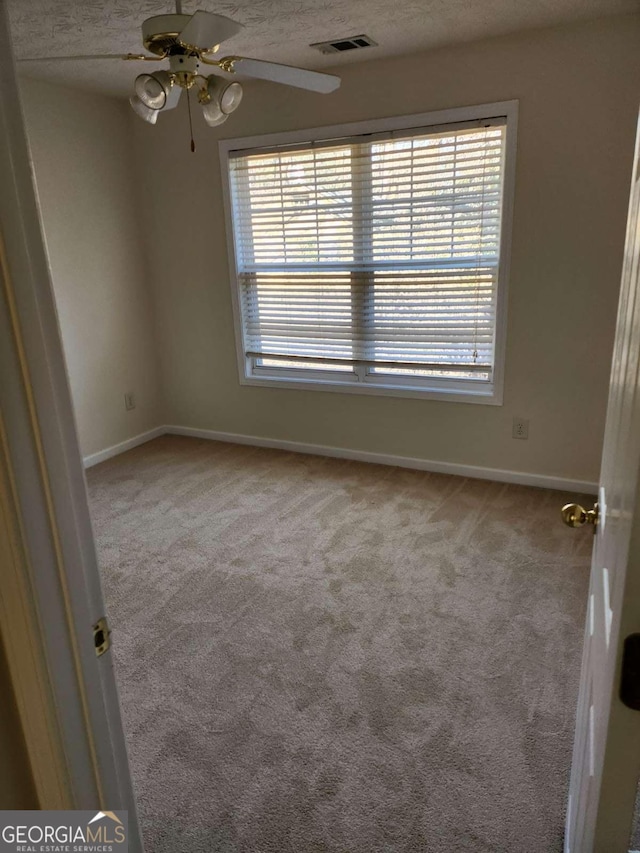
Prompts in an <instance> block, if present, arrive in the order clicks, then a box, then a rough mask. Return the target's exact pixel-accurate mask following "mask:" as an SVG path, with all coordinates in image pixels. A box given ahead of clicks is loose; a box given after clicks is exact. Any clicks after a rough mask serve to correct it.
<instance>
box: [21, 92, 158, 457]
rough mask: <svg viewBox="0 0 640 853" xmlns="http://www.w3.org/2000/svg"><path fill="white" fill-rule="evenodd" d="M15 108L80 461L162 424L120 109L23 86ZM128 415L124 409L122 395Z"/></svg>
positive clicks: (149, 304)
mask: <svg viewBox="0 0 640 853" xmlns="http://www.w3.org/2000/svg"><path fill="white" fill-rule="evenodd" d="M21 90H22V96H23V107H24V111H25V118H26V122H27V131H28V135H29V143H30V146H31V152H32V156H33V160H34V167H35V174H36V183H37V189H38V195H39V197H40V203H41V208H42V218H43V223H44V231H45V238H46V243H47V248H48V252H49V258H50V263H51V270H52V277H53V285H54V291H55V296H56V304H57V308H58V314H59V320H60V325H61V330H62V340H63V345H64V351H65V356H66V360H67V369H68V372H69V378H70V383H71V392H72V396H73V401H74V407H75V413H76V420H77V423H78V431H79V435H80V445H81V449H82V453H83V455H89V454H92V453H95V452H97V451H99V450H103V449H104V448H106V447H109V446H111V445H114V444H117V443H119V442H121V441H124V440H126V439H128V438H131V437H133V436H135V435H138V434H139V433H141V432H143V431H146V430H148V429H151V428H153V427H156V426H157V425H158V424H159V423H160V422H161V419H160V418H161V412H160V408H159V387H158V377H157V352H156V340H155V323H154V310H153V301H152V294H151V291H150V288H149V286H148V276H147V269H146V264H145V256H144V240H143V236H142V229H141V224H140V219H139V216H138V197H137V194H138V190H137V187H138V183H137V176H136V173H135V169H134V164H133V156H132V144H133V139H132V130H131V124H130V122H129V114H128V113H129V112H130V108H129V105H128V104H127V103H126V102H124V101H121V100H115V99H112V98H107V97H103V96H99V95H93V94H87V93H83V92H78V91H75V90H71V89H67V88H63V87H60V86H52V85H48V84H45V83H42V82H40V81H37V82H36V81H33V80H23V81H22V84H21ZM129 391H133V392H134V393H135V395H136V408H135V409H134V410H133V411H126V410H125V406H124V396H123V395H124V393H125V392H129Z"/></svg>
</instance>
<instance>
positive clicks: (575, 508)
mask: <svg viewBox="0 0 640 853" xmlns="http://www.w3.org/2000/svg"><path fill="white" fill-rule="evenodd" d="M562 520H563V521H564V523H565V524H568V525H569V527H582V525H583V524H593V526H594V530H595V526H596V524H597V523H598V504H597V503H595V504H594V505H593V509H585V508H584V507H582V506H580V504H565V505H564V506H563V507H562Z"/></svg>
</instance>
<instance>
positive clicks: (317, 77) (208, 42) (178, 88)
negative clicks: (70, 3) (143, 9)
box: [24, 0, 340, 151]
mask: <svg viewBox="0 0 640 853" xmlns="http://www.w3.org/2000/svg"><path fill="white" fill-rule="evenodd" d="M242 29H243V26H242V24H239V23H237V22H236V21H232V20H231V18H227V17H225V16H224V15H216V14H214V13H212V12H204V11H197V12H194V13H193V15H183V14H182V2H181V0H176V13H175V14H171V15H155V16H154V17H152V18H147V20H146V21H144V22H143V24H142V43H143V45H144V47H145V48H146V49H147V50H148V51H149V53H151V54H153V55H152V56H145V55H144V54H133V53H129V54H107V55H103V56H75V57H73V56H70V57H61V56H58V57H38V60H24V61H27V62H33V61H45V62H51V61H53V60H74V59H75V60H86V59H124V60H128V61H146V62H162V61H163V60H168V62H169V68H168V70H167V69H162V70H160V71H154V72H153V73H152V74H140V75H138V77H136V80H135V83H134V94H133V95H132V96H131V98H129V103H130V104H131V107H132V108H133V110H134V112H135V113H136V115H138V116H140V118H141V119H143V120H144V121H146V122H148V123H149V124H155V123H156V121H157V120H158V114H159V113H160V112H163V111H165V110H171V109H174V107H176V106H177V105H178V101H179V100H180V95H181V94H182V91H183V90H184V91H186V92H187V99H188V98H189V93H190V90H191V89H192V88H194V87H195V88H197V90H198V96H197V97H198V103H199V104H200V106H201V108H202V114H203V116H204V119H205V121H206V123H207V124H208V125H209V126H210V127H216V126H217V125H219V124H222V123H223V122H224V121H226V120H227V118H228V117H229V116H230V115H231V113H232V112H234V111H235V110H236V109H237V108H238V107H239V105H240V102H241V100H242V86H241V85H240V83H238V82H236V81H229V80H227V79H226V78H225V77H222V76H220V75H221V74H236V73H238V72H239V73H240V74H242V75H243V76H244V77H252V78H255V79H257V80H268V81H271V82H274V83H282V84H283V85H285V86H295V87H297V88H300V89H307V90H308V91H311V92H319V93H322V94H328V93H329V92H333V91H334V90H335V89H337V88H338V86H339V85H340V78H339V77H336V76H335V75H333V74H323V73H321V72H319V71H309V70H307V69H305V68H294V67H292V66H290V65H281V64H279V63H276V62H267V61H265V60H262V59H247V58H245V57H242V56H225V57H223V58H222V59H215V58H214V54H215V53H216V52H217V51H218V49H219V47H220V44H221V43H222V42H223V41H227V39H230V38H233V36H235V35H237V34H238V33H239V32H240V31H241V30H242ZM201 64H203V65H208V66H212V67H213V68H215V69H216V70H215V71H214V72H213V73H211V74H209V75H208V76H206V77H205V76H204V75H202V74H200V66H201ZM187 104H188V107H189V121H190V122H191V101H190V100H188V101H187ZM191 150H192V151H194V150H195V145H194V142H193V134H192V138H191Z"/></svg>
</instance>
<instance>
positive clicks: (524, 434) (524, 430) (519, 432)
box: [511, 418, 529, 438]
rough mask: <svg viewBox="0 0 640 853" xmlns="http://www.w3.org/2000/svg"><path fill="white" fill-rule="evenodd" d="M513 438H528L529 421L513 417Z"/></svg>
mask: <svg viewBox="0 0 640 853" xmlns="http://www.w3.org/2000/svg"><path fill="white" fill-rule="evenodd" d="M511 435H512V436H513V438H529V421H528V420H526V419H525V418H514V419H513V431H512V432H511Z"/></svg>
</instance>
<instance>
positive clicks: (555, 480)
mask: <svg viewBox="0 0 640 853" xmlns="http://www.w3.org/2000/svg"><path fill="white" fill-rule="evenodd" d="M163 431H164V432H165V433H168V434H170V435H185V436H190V437H192V438H205V439H209V440H211V441H228V442H230V443H232V444H250V445H253V446H255V447H272V448H274V449H276V450H289V451H292V452H293V453H310V454H312V455H314V456H334V457H336V458H337V459H354V460H356V461H358V462H372V463H373V464H375V465H395V466H398V467H400V468H415V469H417V470H418V471H431V472H433V473H437V474H454V475H456V476H458V477H473V478H475V479H479V480H495V481H497V482H499V483H517V484H519V485H522V486H539V487H540V488H545V489H558V490H560V491H563V492H579V493H587V494H597V491H598V484H597V483H591V482H588V481H586V480H570V479H565V478H564V477H552V476H549V475H546V474H527V473H526V472H524V471H506V470H504V469H502V468H482V467H480V466H477V465H462V464H459V463H457V462H437V461H435V460H433V459H418V458H416V457H411V456H393V455H391V454H387V453H369V452H368V451H365V450H350V449H347V448H344V447H329V446H326V445H323V444H305V443H303V442H300V441H286V440H284V439H277V438H263V437H261V436H256V435H242V434H240V433H235V432H218V431H217V430H211V429H195V428H193V427H182V426H165V427H164V428H163Z"/></svg>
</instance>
